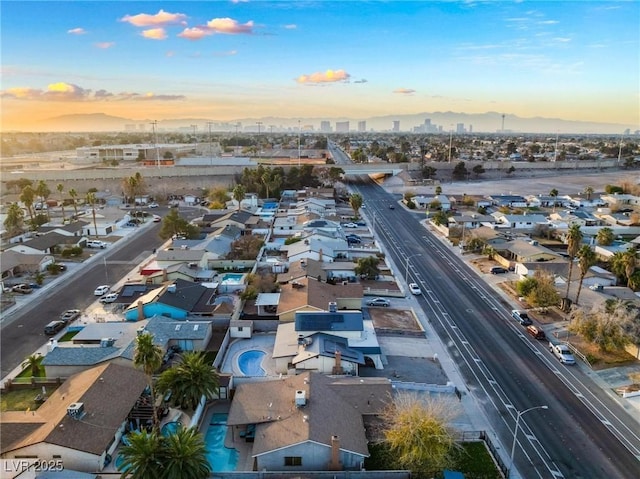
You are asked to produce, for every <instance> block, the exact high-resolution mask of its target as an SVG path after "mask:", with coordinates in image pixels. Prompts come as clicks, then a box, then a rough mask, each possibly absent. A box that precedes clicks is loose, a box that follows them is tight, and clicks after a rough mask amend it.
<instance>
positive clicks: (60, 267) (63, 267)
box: [49, 263, 67, 273]
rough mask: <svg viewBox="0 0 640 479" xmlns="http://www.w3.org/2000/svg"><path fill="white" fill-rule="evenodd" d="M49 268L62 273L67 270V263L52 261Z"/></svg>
mask: <svg viewBox="0 0 640 479" xmlns="http://www.w3.org/2000/svg"><path fill="white" fill-rule="evenodd" d="M49 268H51V270H52V271H56V270H57V271H58V272H59V273H62V272H63V271H66V270H67V265H66V264H62V263H51V264H50V265H49Z"/></svg>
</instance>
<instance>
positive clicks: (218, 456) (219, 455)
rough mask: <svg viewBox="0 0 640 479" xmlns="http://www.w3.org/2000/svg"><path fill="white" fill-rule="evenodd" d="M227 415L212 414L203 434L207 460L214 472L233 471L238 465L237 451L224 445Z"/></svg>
mask: <svg viewBox="0 0 640 479" xmlns="http://www.w3.org/2000/svg"><path fill="white" fill-rule="evenodd" d="M227 416H228V414H213V415H212V416H211V420H210V421H209V427H208V428H207V430H206V432H205V434H204V443H205V446H206V448H207V460H208V461H209V464H210V465H211V469H212V470H213V471H215V472H230V471H235V470H236V467H237V465H238V451H236V450H235V449H229V448H228V447H225V445H224V438H225V437H226V435H227V429H228V427H227Z"/></svg>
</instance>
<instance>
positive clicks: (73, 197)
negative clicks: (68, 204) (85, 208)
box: [69, 188, 78, 218]
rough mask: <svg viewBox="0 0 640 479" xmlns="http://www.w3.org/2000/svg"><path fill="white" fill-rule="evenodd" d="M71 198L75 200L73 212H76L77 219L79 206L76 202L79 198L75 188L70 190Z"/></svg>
mask: <svg viewBox="0 0 640 479" xmlns="http://www.w3.org/2000/svg"><path fill="white" fill-rule="evenodd" d="M69 196H71V199H72V200H73V210H74V212H75V216H76V218H77V217H78V204H77V202H76V198H77V197H78V192H77V191H76V189H75V188H71V189H70V190H69Z"/></svg>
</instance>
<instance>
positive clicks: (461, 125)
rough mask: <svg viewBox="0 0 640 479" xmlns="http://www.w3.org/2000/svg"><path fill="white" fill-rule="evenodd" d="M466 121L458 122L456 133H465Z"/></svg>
mask: <svg viewBox="0 0 640 479" xmlns="http://www.w3.org/2000/svg"><path fill="white" fill-rule="evenodd" d="M464 132H465V130H464V123H458V124H457V125H456V133H464Z"/></svg>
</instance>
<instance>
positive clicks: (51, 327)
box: [44, 319, 66, 336]
mask: <svg viewBox="0 0 640 479" xmlns="http://www.w3.org/2000/svg"><path fill="white" fill-rule="evenodd" d="M65 326H66V323H65V322H64V321H61V320H59V319H57V320H55V321H51V322H50V323H49V324H47V325H46V326H45V327H44V334H46V335H47V336H53V335H54V334H56V333H57V332H58V331H62V330H63V329H64V327H65Z"/></svg>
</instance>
